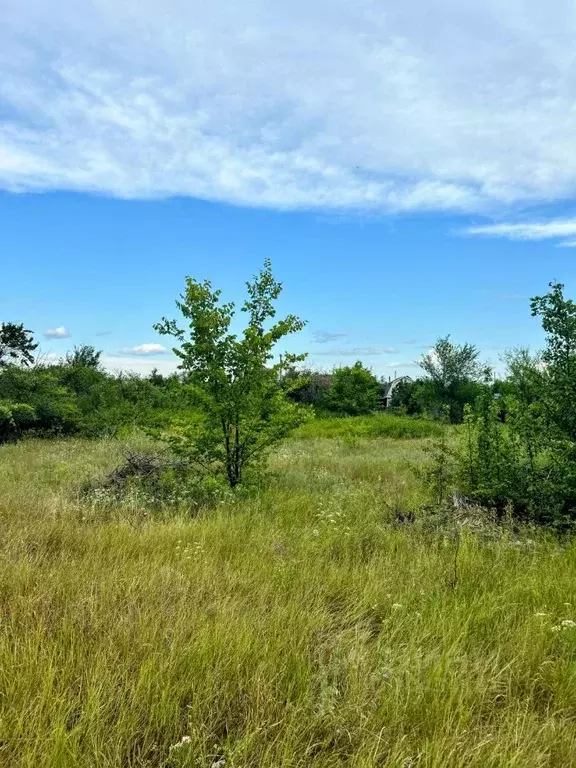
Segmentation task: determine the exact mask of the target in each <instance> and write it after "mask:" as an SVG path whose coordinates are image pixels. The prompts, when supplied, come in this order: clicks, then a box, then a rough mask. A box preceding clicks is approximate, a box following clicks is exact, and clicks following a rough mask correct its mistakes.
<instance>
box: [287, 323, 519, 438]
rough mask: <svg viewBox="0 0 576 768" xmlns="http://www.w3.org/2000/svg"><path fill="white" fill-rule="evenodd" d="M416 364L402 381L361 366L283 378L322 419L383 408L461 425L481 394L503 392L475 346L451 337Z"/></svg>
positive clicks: (298, 372) (294, 395)
mask: <svg viewBox="0 0 576 768" xmlns="http://www.w3.org/2000/svg"><path fill="white" fill-rule="evenodd" d="M419 365H420V368H421V375H420V376H419V377H418V378H416V379H414V380H412V379H410V378H409V377H401V378H400V379H399V380H398V381H394V382H391V381H387V380H385V379H382V378H381V379H377V378H376V376H374V374H373V373H372V372H371V371H370V370H369V369H368V368H366V367H364V366H363V365H362V363H361V362H357V363H356V364H355V365H353V366H345V367H342V368H337V369H336V370H334V371H333V372H332V373H320V372H317V371H312V370H293V371H289V372H288V373H287V374H286V376H287V378H288V379H289V380H291V381H292V389H291V393H290V397H292V398H293V399H294V400H295V401H296V402H299V403H303V404H307V405H311V406H313V407H314V409H315V411H316V413H318V414H320V415H321V414H327V415H330V414H332V415H337V416H364V415H368V414H369V413H372V412H374V411H376V410H380V409H384V408H386V409H389V410H390V411H392V412H393V413H398V414H401V415H404V416H420V417H425V418H430V419H435V420H439V421H449V422H450V423H452V424H460V423H462V421H464V414H465V411H466V408H467V407H468V406H473V405H474V403H476V402H477V400H478V399H479V397H480V395H481V394H482V393H483V392H484V391H485V390H488V391H490V392H497V391H499V390H501V389H504V388H505V384H504V382H502V381H498V380H493V378H492V375H491V372H490V371H489V369H488V368H487V367H486V366H484V365H483V364H482V363H481V362H480V361H479V351H478V350H477V349H476V347H474V346H473V345H472V344H456V343H454V342H452V341H451V340H450V337H449V336H447V337H444V338H440V339H438V341H437V342H436V344H435V345H434V347H433V349H432V350H431V351H430V352H429V353H428V354H427V355H423V357H422V359H421V360H420V362H419Z"/></svg>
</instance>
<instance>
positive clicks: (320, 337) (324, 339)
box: [312, 331, 347, 344]
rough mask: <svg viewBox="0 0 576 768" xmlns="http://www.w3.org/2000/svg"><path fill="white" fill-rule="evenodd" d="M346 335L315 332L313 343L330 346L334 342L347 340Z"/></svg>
mask: <svg viewBox="0 0 576 768" xmlns="http://www.w3.org/2000/svg"><path fill="white" fill-rule="evenodd" d="M346 336H347V334H346V333H330V332H329V331H315V332H314V333H313V334H312V341H313V342H314V343H315V344H329V343H330V342H332V341H338V340H339V339H345V338H346Z"/></svg>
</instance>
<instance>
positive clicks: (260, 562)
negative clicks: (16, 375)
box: [0, 420, 576, 768]
mask: <svg viewBox="0 0 576 768" xmlns="http://www.w3.org/2000/svg"><path fill="white" fill-rule="evenodd" d="M351 421H354V420H351ZM429 444H430V443H429V439H426V440H410V441H394V440H390V439H370V440H365V439H360V440H359V442H358V443H357V444H356V445H354V446H353V447H351V446H349V445H348V444H347V443H346V442H345V441H340V440H331V439H307V440H290V441H288V442H287V443H286V444H285V445H283V446H282V447H280V448H278V449H277V450H276V451H275V452H274V453H273V454H272V456H271V457H270V471H271V472H272V475H271V477H270V479H269V480H268V481H266V482H263V483H262V484H261V486H260V489H259V491H258V493H255V494H252V495H249V496H243V495H239V494H237V493H234V494H232V493H229V494H228V495H224V496H222V498H221V500H220V502H218V504H217V505H216V506H211V507H210V508H208V509H206V511H205V512H200V514H198V515H196V516H195V517H194V518H191V517H190V515H189V513H188V510H187V506H186V505H185V503H183V502H182V503H180V502H178V503H177V504H176V505H173V506H172V511H171V512H169V513H168V512H167V513H166V515H165V516H161V515H159V514H156V515H154V514H144V513H143V507H142V504H141V501H140V500H138V501H134V503H132V502H131V501H130V500H129V499H126V500H125V501H123V502H120V503H111V502H110V501H107V502H106V503H105V504H104V503H101V502H100V501H99V500H97V499H94V498H92V497H91V496H84V497H80V498H79V497H78V495H77V492H76V491H77V487H78V484H79V483H87V482H90V481H94V482H96V481H97V480H98V479H99V478H101V477H103V476H108V473H109V472H111V471H113V470H114V468H115V467H117V466H118V465H120V464H121V463H122V461H123V457H124V456H125V455H126V453H127V452H128V451H134V450H137V451H139V452H143V451H146V450H149V449H150V445H148V448H147V447H146V444H145V443H144V442H143V443H137V444H134V445H133V444H132V440H131V441H130V443H129V444H128V445H127V444H125V443H123V442H121V441H118V440H109V439H108V440H92V441H86V440H80V439H68V440H58V441H35V440H28V441H23V442H21V443H20V444H18V445H8V446H4V447H3V448H2V450H1V451H0V476H1V478H2V494H1V495H0V520H1V521H2V531H3V535H2V538H1V540H0V564H1V568H0V606H1V611H2V613H1V625H0V670H2V672H1V673H0V762H1V764H2V766H3V768H56V767H57V768H86V766H98V768H124V767H129V768H135V767H136V766H138V768H214V767H215V766H218V768H228V767H229V766H231V767H232V768H254V766H258V768H328V767H329V766H330V767H332V766H354V767H355V768H380V767H381V766H391V767H393V768H396V766H403V767H404V768H406V766H408V765H413V766H439V767H440V766H445V767H446V768H452V766H466V768H499V767H500V766H518V767H520V766H521V767H522V768H557V766H568V765H571V763H572V760H573V755H574V749H575V747H576V729H575V727H574V716H575V714H576V694H575V690H574V686H573V677H574V671H575V669H576V650H575V649H576V639H575V635H574V632H576V629H575V627H574V625H575V624H576V615H575V612H574V611H575V609H574V605H573V591H574V572H575V569H576V548H575V546H574V544H573V543H572V542H571V541H566V542H564V543H559V542H558V541H557V540H555V539H553V538H551V537H549V536H547V535H546V534H544V533H542V532H531V531H526V532H523V531H522V530H518V531H515V530H514V529H513V528H511V527H510V526H508V525H506V524H504V525H489V524H488V523H487V522H481V521H483V520H484V516H483V515H482V514H481V513H477V512H476V513H475V512H474V510H466V516H464V515H462V517H461V519H460V520H459V522H458V525H457V527H456V526H455V524H454V522H450V524H446V525H445V524H444V522H443V521H440V522H436V518H437V517H438V516H437V515H436V514H433V513H430V514H425V513H421V512H420V511H419V510H421V509H422V507H423V506H424V505H425V504H427V503H432V498H431V496H430V493H429V486H428V484H427V483H426V482H424V481H423V480H421V479H419V477H418V476H417V473H415V471H414V469H415V467H417V466H421V465H422V464H423V462H425V461H426V456H427V448H428V446H429ZM154 471H155V470H154ZM154 471H153V473H154ZM410 513H412V514H410ZM410 519H413V520H414V522H412V523H409V522H403V521H408V520H410ZM477 522H478V524H477ZM223 761H225V762H223Z"/></svg>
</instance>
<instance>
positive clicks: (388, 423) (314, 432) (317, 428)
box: [296, 413, 444, 438]
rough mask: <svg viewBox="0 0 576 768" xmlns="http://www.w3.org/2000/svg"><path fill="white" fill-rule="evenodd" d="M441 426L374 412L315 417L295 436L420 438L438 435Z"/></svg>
mask: <svg viewBox="0 0 576 768" xmlns="http://www.w3.org/2000/svg"><path fill="white" fill-rule="evenodd" d="M442 429H444V427H443V426H442V425H441V424H438V423H437V422H434V421H430V420H428V419H416V418H411V417H409V416H396V415H393V414H390V413H376V414H373V415H370V416H347V417H342V418H334V417H332V418H318V419H313V420H312V421H308V422H306V424H303V425H302V426H301V427H299V429H298V431H297V433H296V435H297V436H298V437H303V438H304V437H337V438H364V437H365V438H368V437H389V438H423V437H431V436H436V435H439V434H441V432H442Z"/></svg>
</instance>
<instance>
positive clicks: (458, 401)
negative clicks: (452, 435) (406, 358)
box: [420, 336, 487, 423]
mask: <svg viewBox="0 0 576 768" xmlns="http://www.w3.org/2000/svg"><path fill="white" fill-rule="evenodd" d="M478 354H479V353H478V350H477V349H476V347H475V346H474V345H473V344H455V343H454V342H452V341H450V336H444V337H441V338H439V339H438V341H437V342H436V344H435V345H434V348H433V349H432V350H431V351H430V352H429V353H428V354H427V355H423V356H422V359H421V360H420V367H421V368H422V370H423V371H424V372H425V373H426V374H428V376H429V379H430V381H431V382H432V386H433V391H434V398H435V399H436V401H437V404H438V407H439V409H442V410H445V411H447V412H448V415H449V418H450V421H451V422H453V423H456V422H459V421H462V418H463V414H464V405H465V404H466V403H467V402H470V400H471V399H472V400H473V399H474V394H475V392H474V390H475V387H474V385H475V384H476V383H477V382H479V381H480V380H481V379H482V378H483V377H484V376H485V375H486V373H487V372H486V369H485V368H484V367H483V366H482V365H481V363H480V362H479V361H478Z"/></svg>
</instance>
